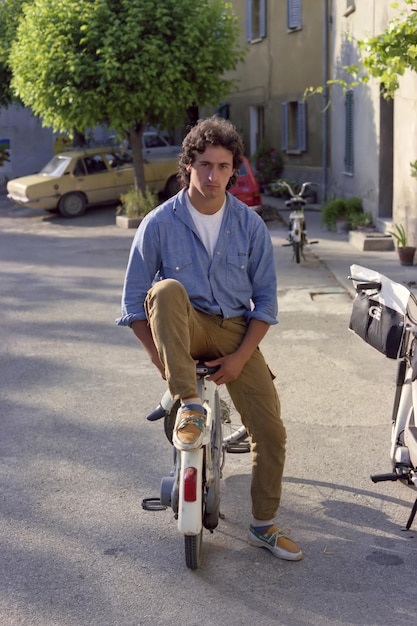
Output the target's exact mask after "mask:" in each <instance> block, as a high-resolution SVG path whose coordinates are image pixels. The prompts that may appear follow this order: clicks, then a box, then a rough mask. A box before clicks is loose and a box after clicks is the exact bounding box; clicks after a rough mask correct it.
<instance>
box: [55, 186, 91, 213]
mask: <svg viewBox="0 0 417 626" xmlns="http://www.w3.org/2000/svg"><path fill="white" fill-rule="evenodd" d="M86 206H87V201H86V198H85V196H84V195H83V194H82V193H78V192H74V193H66V194H65V196H62V198H61V200H60V201H59V205H58V208H59V212H60V213H61V215H63V216H64V217H79V216H80V215H84V213H85V209H86Z"/></svg>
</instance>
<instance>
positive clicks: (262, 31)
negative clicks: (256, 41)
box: [259, 0, 266, 37]
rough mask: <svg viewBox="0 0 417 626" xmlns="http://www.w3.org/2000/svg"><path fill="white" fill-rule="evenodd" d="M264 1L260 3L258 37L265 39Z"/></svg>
mask: <svg viewBox="0 0 417 626" xmlns="http://www.w3.org/2000/svg"><path fill="white" fill-rule="evenodd" d="M265 5H266V0H261V2H260V7H259V9H260V15H259V36H260V37H266V7H265Z"/></svg>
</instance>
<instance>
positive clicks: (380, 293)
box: [349, 265, 417, 530]
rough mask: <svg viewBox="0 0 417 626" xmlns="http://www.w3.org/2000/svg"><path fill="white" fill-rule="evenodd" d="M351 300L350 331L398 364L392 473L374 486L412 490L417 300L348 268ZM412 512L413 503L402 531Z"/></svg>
mask: <svg viewBox="0 0 417 626" xmlns="http://www.w3.org/2000/svg"><path fill="white" fill-rule="evenodd" d="M350 279H351V280H352V281H353V284H354V286H355V290H356V296H355V299H354V301H353V307H352V315H351V319H350V324H349V328H350V330H352V331H353V332H354V333H355V334H356V335H358V336H359V337H360V338H361V339H363V340H364V341H365V342H366V343H368V344H369V345H371V346H372V347H373V348H375V349H376V350H378V351H379V352H381V353H382V354H384V355H385V356H386V357H388V358H391V359H396V360H397V361H398V368H397V377H396V387H395V396H394V403H393V409H392V429H391V446H390V460H391V472H388V473H386V474H374V475H372V476H371V480H372V481H373V482H374V483H378V482H383V481H398V480H399V481H401V482H402V483H403V484H405V485H408V486H410V487H412V488H414V489H417V424H416V410H415V408H416V409H417V298H416V297H415V295H414V294H413V293H412V292H411V291H410V290H409V289H408V288H407V287H406V286H405V285H401V284H400V283H397V282H395V281H393V280H391V279H390V278H387V277H386V276H384V275H383V274H380V273H379V272H376V271H374V270H371V269H368V268H365V267H361V266H360V265H352V266H351V267H350ZM416 513H417V499H416V501H415V503H414V505H413V507H412V510H411V513H410V515H409V518H408V521H407V523H406V526H405V528H406V530H409V529H410V527H411V525H412V523H413V521H414V518H415V515H416Z"/></svg>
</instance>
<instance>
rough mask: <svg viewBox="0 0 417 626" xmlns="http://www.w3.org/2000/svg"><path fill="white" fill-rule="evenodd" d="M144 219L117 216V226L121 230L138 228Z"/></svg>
mask: <svg viewBox="0 0 417 626" xmlns="http://www.w3.org/2000/svg"><path fill="white" fill-rule="evenodd" d="M142 220H143V217H127V216H126V215H116V226H118V227H119V228H137V227H138V226H139V224H140V223H141V221H142Z"/></svg>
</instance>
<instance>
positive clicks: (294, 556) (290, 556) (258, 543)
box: [248, 535, 303, 561]
mask: <svg viewBox="0 0 417 626" xmlns="http://www.w3.org/2000/svg"><path fill="white" fill-rule="evenodd" d="M248 543H249V545H251V546H254V547H255V548H266V549H267V550H269V551H270V552H271V554H273V555H274V556H276V557H277V558H278V559H282V560H284V561H301V560H302V559H303V553H302V552H301V551H300V552H288V550H282V548H273V547H272V546H270V545H269V544H268V543H265V541H262V540H261V539H258V538H257V537H254V536H253V535H249V537H248Z"/></svg>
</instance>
